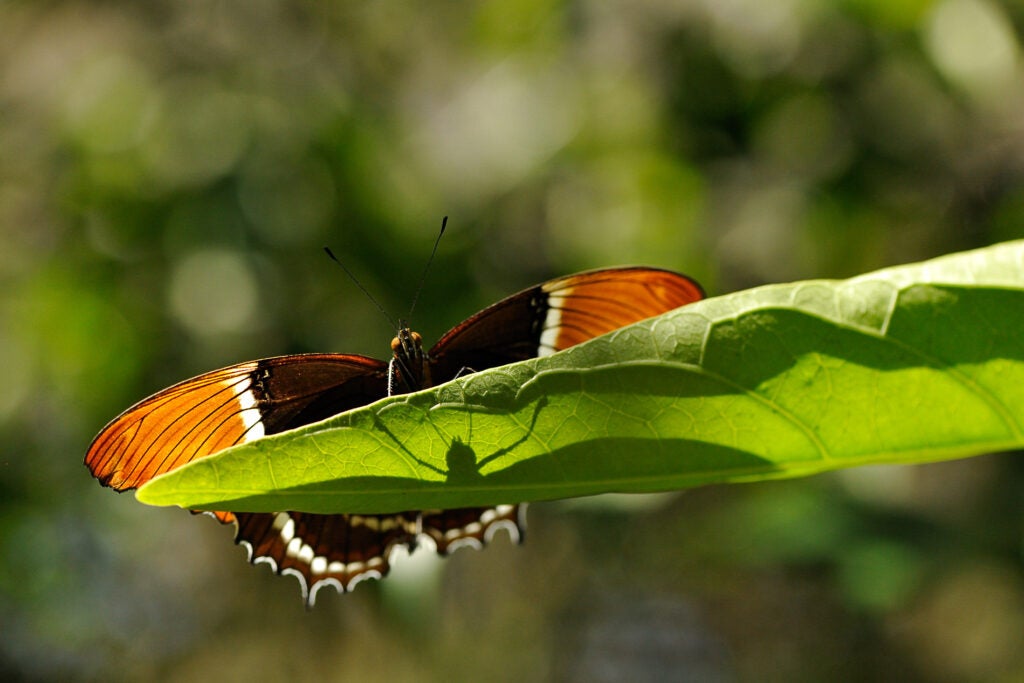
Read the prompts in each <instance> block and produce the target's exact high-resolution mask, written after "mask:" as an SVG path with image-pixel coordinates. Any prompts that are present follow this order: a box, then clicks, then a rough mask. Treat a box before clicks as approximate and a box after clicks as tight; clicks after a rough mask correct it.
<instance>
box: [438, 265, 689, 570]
mask: <svg viewBox="0 0 1024 683" xmlns="http://www.w3.org/2000/svg"><path fill="white" fill-rule="evenodd" d="M702 298H704V291H703V290H702V289H701V287H700V285H698V284H697V283H696V282H695V281H694V280H691V279H690V278H688V277H686V276H685V275H681V274H679V273H675V272H672V271H668V270H661V269H658V268H638V267H625V268H606V269H602V270H592V271H587V272H584V273H578V274H576V275H570V276H568V277H563V278H558V279H556V280H550V281H548V282H545V283H544V284H541V285H537V286H535V287H531V288H529V289H525V290H523V291H521V292H519V293H518V294H513V295H512V296H510V297H507V298H505V299H502V300H501V301H499V302H498V303H496V304H494V305H492V306H489V307H488V308H485V309H484V310H482V311H480V312H479V313H477V314H476V315H474V316H472V317H471V318H469V319H468V320H466V321H464V322H462V323H461V324H459V325H457V326H456V327H454V328H452V329H451V331H449V332H448V333H447V334H445V335H444V337H442V338H441V340H440V341H439V342H438V343H437V344H435V345H434V347H433V348H432V349H431V350H430V353H429V357H430V364H431V378H432V379H433V381H434V383H435V384H440V383H441V382H446V381H448V380H450V379H453V378H454V377H456V376H458V375H459V374H461V373H464V372H467V371H469V372H473V371H479V370H485V369H487V368H492V367H497V366H499V365H506V364H508V363H514V362H516V361H521V360H526V359H528V358H535V357H537V356H546V355H550V354H552V353H554V352H556V351H561V350H563V349H567V348H569V347H570V346H574V345H575V344H579V343H582V342H585V341H587V340H589V339H593V338H594V337H598V336H600V335H602V334H605V333H607V332H611V331H613V330H616V329H619V328H620V327H625V326H626V325H630V324H632V323H635V322H639V321H641V320H644V319H646V318H650V317H653V316H656V315H660V314H662V313H666V312H668V311H671V310H673V309H675V308H679V307H680V306H685V305H686V304H689V303H693V302H694V301H698V300H700V299H702ZM524 507H525V506H521V505H503V506H499V507H498V508H467V509H461V510H441V511H430V512H424V513H423V518H422V530H423V533H425V534H427V535H429V536H431V537H432V538H433V539H434V540H435V541H436V542H437V546H438V551H439V552H448V551H450V550H451V549H454V548H457V547H460V546H462V545H466V544H468V545H473V546H476V547H479V546H480V545H482V544H483V543H484V542H486V540H488V539H489V538H490V536H491V535H492V534H493V533H494V530H495V529H496V528H506V529H508V530H509V532H510V534H511V535H512V537H513V538H514V539H521V538H522V537H523V531H524V524H523V521H524V518H525V515H524V514H523V512H524V510H523V509H522V508H524Z"/></svg>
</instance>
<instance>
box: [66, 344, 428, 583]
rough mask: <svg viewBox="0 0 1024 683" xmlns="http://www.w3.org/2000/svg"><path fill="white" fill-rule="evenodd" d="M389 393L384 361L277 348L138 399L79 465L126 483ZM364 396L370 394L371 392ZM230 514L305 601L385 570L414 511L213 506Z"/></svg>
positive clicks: (412, 528)
mask: <svg viewBox="0 0 1024 683" xmlns="http://www.w3.org/2000/svg"><path fill="white" fill-rule="evenodd" d="M385 395H387V364H385V363H384V362H382V361H379V360H375V359H373V358H366V357H363V356H350V355H340V354H303V355H296V356H280V357H277V358H267V359H264V360H258V361H251V362H248V363H240V364H238V365H232V366H230V367H227V368H223V369H221V370H215V371H213V372H208V373H206V374H203V375H200V376H198V377H194V378H192V379H189V380H186V381H184V382H181V383H179V384H176V385H174V386H172V387H170V388H168V389H165V390H163V391H161V392H159V393H157V394H154V395H153V396H151V397H149V398H147V399H145V400H143V401H140V402H139V403H137V404H136V405H134V406H132V407H131V408H129V409H128V410H126V411H125V412H124V413H122V414H121V415H120V416H118V417H117V418H115V419H114V420H113V421H112V422H111V423H110V424H108V425H107V426H106V427H105V428H104V429H103V431H101V432H100V434H99V436H97V437H96V438H95V439H94V440H93V443H92V445H91V446H90V448H89V451H88V453H87V454H86V457H85V464H86V465H87V466H88V467H89V469H90V471H91V472H92V473H93V475H94V476H95V477H96V478H97V479H99V480H100V482H101V483H103V484H104V485H106V486H111V487H113V488H115V489H117V490H119V491H124V490H128V489H133V488H137V487H139V486H141V485H142V484H144V483H146V482H147V481H149V480H150V479H152V478H153V477H155V476H157V475H159V474H163V473H165V472H170V471H171V470H173V469H176V468H178V467H181V466H182V465H184V464H186V463H189V462H191V461H193V460H196V459H198V458H203V457H206V456H208V455H212V454H214V453H217V452H218V451H221V450H224V449H225V448H228V447H230V446H234V445H236V444H239V443H244V442H246V441H252V440H253V439H257V438H260V437H262V436H264V435H267V434H276V433H278V432H283V431H285V430H288V429H294V428H295V427H300V426H302V425H305V424H310V423H312V422H316V421H318V420H322V419H325V418H327V417H330V416H331V415H335V414H337V413H340V412H343V411H345V410H349V409H352V408H356V407H359V406H362V405H365V404H366V403H368V402H369V401H371V400H373V399H374V398H378V397H384V396H385ZM368 397H370V398H368ZM212 514H213V515H214V516H215V517H216V518H217V519H218V520H220V521H221V522H223V523H231V522H236V523H237V531H236V534H235V541H236V542H238V543H241V544H243V545H244V546H246V547H247V548H248V549H249V559H250V561H252V562H254V563H257V562H266V563H269V564H271V565H272V566H273V567H274V569H275V571H277V572H279V573H289V574H294V575H295V576H297V577H299V579H300V583H301V584H302V590H303V596H304V597H305V598H306V599H307V600H308V601H309V602H310V603H312V597H313V596H314V595H315V592H316V589H317V588H318V587H319V586H320V585H325V584H333V585H336V586H338V587H339V588H340V589H342V590H346V589H348V588H350V587H351V586H352V585H354V584H355V583H356V582H358V581H359V580H361V579H363V578H369V577H380V576H383V575H384V574H386V573H387V571H388V562H387V558H388V554H389V552H390V549H391V547H392V546H394V545H396V544H400V543H404V544H412V543H413V542H414V541H415V538H416V534H417V531H418V528H419V525H418V518H417V516H416V514H415V513H413V514H412V515H410V514H402V513H400V514H395V515H374V516H361V515H344V514H339V515H315V514H307V513H294V512H281V513H276V514H272V513H233V512H214V513H212Z"/></svg>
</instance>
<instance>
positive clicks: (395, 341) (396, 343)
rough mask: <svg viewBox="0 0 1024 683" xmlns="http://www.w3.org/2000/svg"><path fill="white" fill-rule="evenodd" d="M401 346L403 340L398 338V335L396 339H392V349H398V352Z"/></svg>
mask: <svg viewBox="0 0 1024 683" xmlns="http://www.w3.org/2000/svg"><path fill="white" fill-rule="evenodd" d="M401 346H402V342H401V341H400V340H399V339H398V337H395V338H394V339H392V340H391V350H392V351H396V352H397V351H398V349H399V348H400V347H401Z"/></svg>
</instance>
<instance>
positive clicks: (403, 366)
mask: <svg viewBox="0 0 1024 683" xmlns="http://www.w3.org/2000/svg"><path fill="white" fill-rule="evenodd" d="M391 352H392V353H393V354H394V359H393V360H392V363H393V367H394V368H395V370H396V371H397V373H396V374H397V375H398V377H397V378H396V379H397V383H395V388H396V389H397V390H398V391H399V392H405V391H418V390H420V389H423V388H425V387H428V386H430V367H429V364H428V363H427V354H426V353H425V352H424V351H423V337H421V336H420V333H419V332H413V331H412V330H411V329H409V324H408V323H407V322H406V321H405V320H399V321H398V333H397V334H396V335H395V338H394V339H392V340H391Z"/></svg>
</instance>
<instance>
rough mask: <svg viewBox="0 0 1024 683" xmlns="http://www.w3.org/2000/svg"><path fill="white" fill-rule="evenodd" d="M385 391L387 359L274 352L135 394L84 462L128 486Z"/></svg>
mask: <svg viewBox="0 0 1024 683" xmlns="http://www.w3.org/2000/svg"><path fill="white" fill-rule="evenodd" d="M386 395H387V366H386V364H385V363H383V362H382V361H379V360H375V359H373V358H365V357H363V356H348V355H340V354H302V355H296V356H279V357H277V358H267V359H263V360H257V361H250V362H248V363H240V364H238V365H232V366H230V367H227V368H223V369H221V370H215V371H213V372H208V373H206V374H203V375H199V376H198V377H193V378H192V379H189V380H185V381H184V382H180V383H178V384H175V385H174V386H172V387H170V388H168V389H164V390H163V391H160V392H158V393H156V394H154V395H153V396H150V397H149V398H147V399H144V400H142V401H140V402H139V403H137V404H135V405H134V406H132V407H131V408H129V409H128V410H126V411H125V412H123V413H121V415H119V416H118V417H116V418H114V420H113V421H111V422H110V424H108V425H107V426H106V427H104V428H103V430H102V431H101V432H100V433H99V435H98V436H97V437H96V438H95V439H94V440H93V442H92V445H91V446H90V447H89V451H88V453H87V454H86V456H85V464H86V466H87V467H88V468H89V470H90V471H91V472H92V474H93V476H95V477H96V478H97V479H99V480H100V482H101V483H103V484H104V485H105V486H111V487H113V488H115V489H117V490H118V491H124V490H127V489H133V488H137V487H139V486H141V485H142V484H144V483H146V482H147V481H149V480H150V479H152V478H153V477H155V476H157V475H159V474H163V473H164V472H170V471H171V470H173V469H176V468H178V467H180V466H182V465H184V464H186V463H188V462H191V461H193V460H196V459H198V458H203V457H206V456H208V455H212V454H213V453H217V452H218V451H222V450H224V449H225V448H229V447H230V446H234V445H235V444H239V443H243V442H246V441H252V440H253V439H258V438H260V437H262V436H264V435H267V434H276V433H278V432H282V431H285V430H287V429H293V428H295V427H299V426H301V425H304V424H309V423H311V422H315V421H317V420H322V419H324V418H326V417H329V416H331V415H334V414H337V413H340V412H342V411H344V410H348V409H350V408H354V407H357V406H360V405H365V404H366V403H367V402H368V401H367V396H371V397H381V398H382V397H384V396H386Z"/></svg>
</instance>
